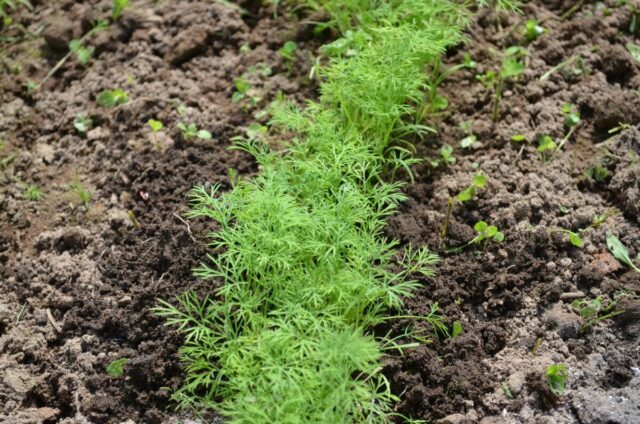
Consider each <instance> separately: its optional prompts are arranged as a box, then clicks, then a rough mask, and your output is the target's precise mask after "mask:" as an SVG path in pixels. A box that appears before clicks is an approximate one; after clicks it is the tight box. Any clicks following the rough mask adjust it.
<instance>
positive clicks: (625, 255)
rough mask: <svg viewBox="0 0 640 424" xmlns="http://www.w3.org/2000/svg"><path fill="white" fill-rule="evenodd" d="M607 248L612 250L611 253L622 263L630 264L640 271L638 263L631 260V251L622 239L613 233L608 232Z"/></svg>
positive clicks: (633, 268)
mask: <svg viewBox="0 0 640 424" xmlns="http://www.w3.org/2000/svg"><path fill="white" fill-rule="evenodd" d="M607 248H608V249H609V251H610V252H611V254H612V255H613V256H614V257H615V258H616V259H617V260H618V261H620V263H622V264H624V265H626V266H628V267H629V268H631V269H632V270H634V271H635V272H638V273H640V268H638V267H637V266H636V264H635V263H634V262H633V261H632V260H631V256H629V251H628V250H627V248H626V247H625V245H624V244H622V242H621V241H620V239H619V238H618V237H616V236H614V235H613V234H611V233H607Z"/></svg>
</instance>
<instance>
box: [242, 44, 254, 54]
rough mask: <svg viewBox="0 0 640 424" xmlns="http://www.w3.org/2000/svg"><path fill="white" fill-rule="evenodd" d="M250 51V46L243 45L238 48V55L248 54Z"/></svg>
mask: <svg viewBox="0 0 640 424" xmlns="http://www.w3.org/2000/svg"><path fill="white" fill-rule="evenodd" d="M250 51H251V46H250V45H249V44H247V43H243V44H242V45H241V46H240V53H249V52H250Z"/></svg>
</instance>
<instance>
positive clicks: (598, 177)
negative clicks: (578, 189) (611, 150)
mask: <svg viewBox="0 0 640 424" xmlns="http://www.w3.org/2000/svg"><path fill="white" fill-rule="evenodd" d="M586 175H587V177H589V178H591V179H593V180H595V181H596V182H598V183H602V182H604V181H605V180H606V179H607V177H608V176H609V171H607V168H605V167H604V166H602V165H595V166H592V167H590V168H589V169H587V171H586Z"/></svg>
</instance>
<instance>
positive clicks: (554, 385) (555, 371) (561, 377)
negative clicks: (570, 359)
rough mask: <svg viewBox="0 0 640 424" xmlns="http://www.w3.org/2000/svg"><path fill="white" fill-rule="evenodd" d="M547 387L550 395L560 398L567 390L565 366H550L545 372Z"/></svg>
mask: <svg viewBox="0 0 640 424" xmlns="http://www.w3.org/2000/svg"><path fill="white" fill-rule="evenodd" d="M546 377H547V386H548V387H549V390H551V393H553V394H554V395H556V396H561V395H562V394H563V393H564V392H565V390H566V388H567V366H566V365H565V364H552V365H549V367H547V371H546Z"/></svg>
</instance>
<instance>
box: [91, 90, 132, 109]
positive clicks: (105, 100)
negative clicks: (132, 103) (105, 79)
mask: <svg viewBox="0 0 640 424" xmlns="http://www.w3.org/2000/svg"><path fill="white" fill-rule="evenodd" d="M127 101H129V95H128V94H127V92H126V91H123V90H121V89H119V88H115V89H113V90H104V91H103V92H101V93H100V94H99V95H98V97H97V98H96V102H97V103H98V105H100V106H102V107H109V108H111V107H116V106H120V105H123V104H125V103H127Z"/></svg>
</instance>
